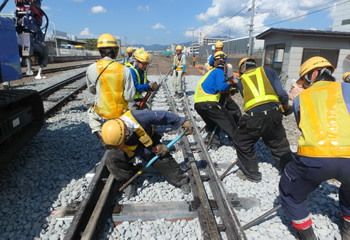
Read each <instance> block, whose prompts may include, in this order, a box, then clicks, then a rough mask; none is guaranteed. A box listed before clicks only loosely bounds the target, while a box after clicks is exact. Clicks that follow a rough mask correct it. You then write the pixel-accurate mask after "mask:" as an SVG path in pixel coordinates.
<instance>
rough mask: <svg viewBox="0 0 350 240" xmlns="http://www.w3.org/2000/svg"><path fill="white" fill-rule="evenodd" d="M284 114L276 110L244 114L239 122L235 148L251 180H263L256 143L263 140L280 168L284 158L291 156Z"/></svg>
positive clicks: (242, 168)
mask: <svg viewBox="0 0 350 240" xmlns="http://www.w3.org/2000/svg"><path fill="white" fill-rule="evenodd" d="M282 117H283V115H282V113H281V112H280V111H279V110H277V109H275V110H270V111H267V112H259V113H255V114H254V113H253V116H251V115H248V114H244V115H243V116H242V117H241V120H240V121H239V125H238V129H237V131H236V133H235V135H234V136H233V139H234V147H235V148H236V151H237V157H238V160H239V162H240V164H241V170H242V171H243V173H244V174H245V175H246V176H247V177H248V178H250V179H252V180H255V181H260V180H261V173H260V172H259V167H258V157H257V155H256V150H255V148H254V145H255V143H256V142H257V141H258V140H259V139H260V138H262V140H263V141H264V143H265V145H266V146H267V147H268V148H269V149H270V151H271V153H272V156H273V157H274V159H275V161H276V163H277V165H278V166H280V160H281V158H282V156H285V155H289V154H290V152H291V150H290V147H289V142H288V140H287V137H286V131H285V129H284V127H283V125H282Z"/></svg>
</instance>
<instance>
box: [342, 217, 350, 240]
mask: <svg viewBox="0 0 350 240" xmlns="http://www.w3.org/2000/svg"><path fill="white" fill-rule="evenodd" d="M341 237H342V239H343V240H350V222H349V221H346V220H345V219H343V226H342V229H341Z"/></svg>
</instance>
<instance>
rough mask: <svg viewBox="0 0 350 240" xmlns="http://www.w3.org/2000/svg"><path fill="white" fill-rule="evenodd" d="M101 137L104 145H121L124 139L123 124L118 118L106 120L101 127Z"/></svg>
mask: <svg viewBox="0 0 350 240" xmlns="http://www.w3.org/2000/svg"><path fill="white" fill-rule="evenodd" d="M101 135H102V139H103V142H104V143H105V144H107V145H112V146H119V145H121V144H122V143H123V142H124V138H125V125H124V122H123V121H122V120H121V119H119V118H116V119H112V120H108V121H107V122H105V123H104V124H103V125H102V128H101Z"/></svg>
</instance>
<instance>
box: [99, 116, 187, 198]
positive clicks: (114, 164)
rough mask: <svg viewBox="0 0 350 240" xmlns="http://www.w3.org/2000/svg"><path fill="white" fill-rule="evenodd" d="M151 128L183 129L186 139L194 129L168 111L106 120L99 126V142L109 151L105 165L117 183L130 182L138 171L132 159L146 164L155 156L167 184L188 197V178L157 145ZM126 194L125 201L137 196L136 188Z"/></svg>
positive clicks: (165, 151)
mask: <svg viewBox="0 0 350 240" xmlns="http://www.w3.org/2000/svg"><path fill="white" fill-rule="evenodd" d="M152 124H154V125H173V127H174V128H176V129H177V128H179V127H180V126H181V127H183V128H185V135H189V134H192V132H193V127H192V125H191V122H190V121H189V120H185V119H184V118H182V117H179V116H177V115H175V114H173V113H169V112H167V111H149V110H143V111H140V110H134V111H131V110H129V111H127V112H126V113H124V114H123V115H122V116H120V118H116V119H113V120H109V121H107V122H106V123H104V124H103V126H102V138H103V141H104V142H105V144H107V146H109V147H110V148H111V149H110V150H107V151H108V153H107V154H108V156H107V160H106V165H107V168H108V169H109V171H110V172H111V174H113V176H114V178H115V179H116V180H117V181H123V182H124V181H127V180H129V179H130V178H131V177H132V176H133V175H134V174H135V173H136V172H137V171H138V170H140V169H138V168H137V167H135V166H134V165H133V158H134V157H141V158H143V159H144V160H145V161H147V162H148V161H149V160H151V158H152V157H154V156H155V155H160V158H159V159H158V160H156V161H155V162H154V163H153V165H152V166H153V167H154V168H155V169H156V170H157V171H159V172H160V173H161V174H162V175H163V176H164V177H165V178H166V180H167V181H168V182H170V183H171V184H173V185H174V186H176V187H180V188H181V190H182V191H183V192H184V193H185V194H188V193H190V192H191V188H190V186H189V179H188V177H187V176H186V175H185V174H184V173H183V172H182V170H181V168H180V166H179V164H178V163H177V162H176V161H175V159H174V158H173V157H172V156H171V155H170V153H169V149H168V148H167V146H166V145H164V144H161V143H160V138H161V137H160V136H159V135H158V134H157V133H154V128H153V126H152ZM125 193H126V195H127V197H129V198H130V197H132V196H134V194H136V190H135V185H134V184H130V185H129V186H128V187H127V188H126V189H125Z"/></svg>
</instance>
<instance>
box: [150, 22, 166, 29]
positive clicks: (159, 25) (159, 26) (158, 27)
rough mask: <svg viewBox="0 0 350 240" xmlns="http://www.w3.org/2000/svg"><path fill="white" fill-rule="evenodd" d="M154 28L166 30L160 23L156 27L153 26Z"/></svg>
mask: <svg viewBox="0 0 350 240" xmlns="http://www.w3.org/2000/svg"><path fill="white" fill-rule="evenodd" d="M152 28H153V29H162V28H165V26H164V25H162V24H160V23H157V24H156V25H153V26H152Z"/></svg>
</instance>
